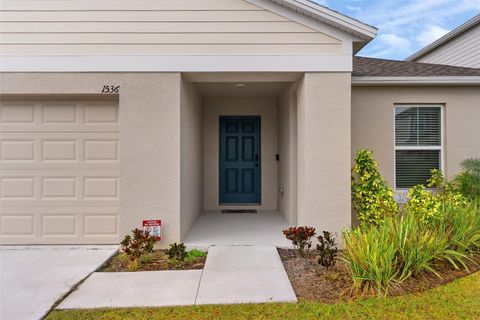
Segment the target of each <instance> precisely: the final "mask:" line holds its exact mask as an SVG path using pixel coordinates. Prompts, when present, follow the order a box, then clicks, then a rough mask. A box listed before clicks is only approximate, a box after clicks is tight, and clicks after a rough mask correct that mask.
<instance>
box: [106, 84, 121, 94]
mask: <svg viewBox="0 0 480 320" xmlns="http://www.w3.org/2000/svg"><path fill="white" fill-rule="evenodd" d="M119 91H120V86H114V85H104V86H103V89H102V93H118V92H119Z"/></svg>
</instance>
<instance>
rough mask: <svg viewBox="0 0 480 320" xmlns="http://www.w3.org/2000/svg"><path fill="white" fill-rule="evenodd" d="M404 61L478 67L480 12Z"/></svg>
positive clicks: (479, 60)
mask: <svg viewBox="0 0 480 320" xmlns="http://www.w3.org/2000/svg"><path fill="white" fill-rule="evenodd" d="M406 61H416V62H425V63H435V64H446V65H451V66H458V67H467V68H480V14H478V15H476V16H475V17H473V18H472V19H470V20H468V21H467V22H465V23H464V24H462V25H461V26H459V27H457V28H455V29H453V30H452V31H450V32H449V33H447V34H446V35H444V36H443V37H441V38H440V39H438V40H436V41H434V42H433V43H432V44H430V45H428V46H426V47H425V48H423V49H422V50H420V51H418V52H416V53H414V54H413V55H411V56H410V57H408V58H407V59H406Z"/></svg>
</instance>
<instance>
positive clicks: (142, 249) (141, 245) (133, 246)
mask: <svg viewBox="0 0 480 320" xmlns="http://www.w3.org/2000/svg"><path fill="white" fill-rule="evenodd" d="M132 234H133V237H132V236H130V235H129V234H127V235H126V236H125V238H123V240H122V242H121V243H120V245H121V246H122V251H123V252H125V253H126V254H127V255H128V256H129V257H130V259H131V260H132V261H136V260H138V259H139V258H140V257H141V256H142V255H144V254H148V253H153V246H154V245H155V242H156V241H157V240H156V238H155V237H152V236H150V234H149V233H148V232H143V231H142V230H140V229H135V230H132Z"/></svg>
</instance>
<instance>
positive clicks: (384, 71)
mask: <svg viewBox="0 0 480 320" xmlns="http://www.w3.org/2000/svg"><path fill="white" fill-rule="evenodd" d="M352 76H354V77H442V76H480V69H474V68H463V67H454V66H447V65H440V64H431V63H421V62H410V61H396V60H384V59H375V58H366V57H356V56H355V57H353V72H352Z"/></svg>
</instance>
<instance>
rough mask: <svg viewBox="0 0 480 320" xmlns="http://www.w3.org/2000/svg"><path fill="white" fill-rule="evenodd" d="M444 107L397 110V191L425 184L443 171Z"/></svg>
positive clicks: (402, 107)
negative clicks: (435, 174) (433, 171)
mask: <svg viewBox="0 0 480 320" xmlns="http://www.w3.org/2000/svg"><path fill="white" fill-rule="evenodd" d="M441 126H442V107H441V106H438V105H436V106H430V105H429V106H397V107H395V184H396V188H397V189H405V188H410V187H412V186H414V185H417V184H423V185H425V184H426V181H427V180H428V178H430V171H431V170H432V169H440V168H441V163H440V160H441V152H442V128H441Z"/></svg>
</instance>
